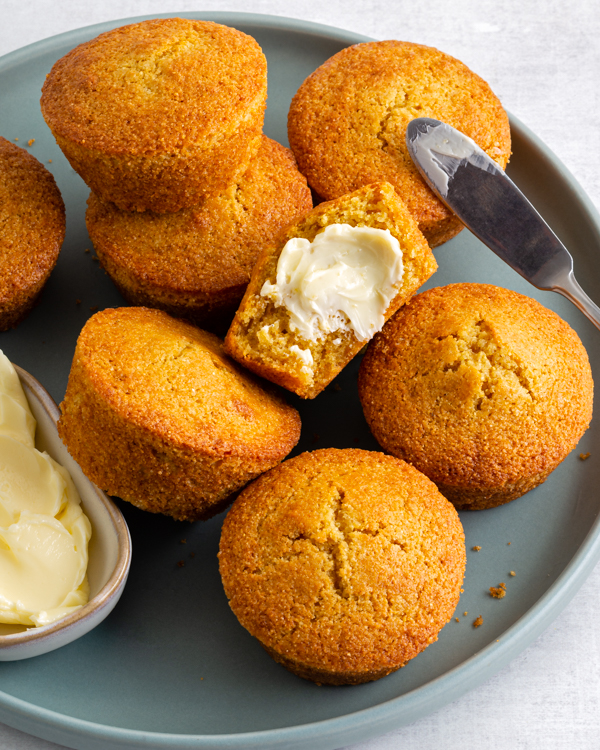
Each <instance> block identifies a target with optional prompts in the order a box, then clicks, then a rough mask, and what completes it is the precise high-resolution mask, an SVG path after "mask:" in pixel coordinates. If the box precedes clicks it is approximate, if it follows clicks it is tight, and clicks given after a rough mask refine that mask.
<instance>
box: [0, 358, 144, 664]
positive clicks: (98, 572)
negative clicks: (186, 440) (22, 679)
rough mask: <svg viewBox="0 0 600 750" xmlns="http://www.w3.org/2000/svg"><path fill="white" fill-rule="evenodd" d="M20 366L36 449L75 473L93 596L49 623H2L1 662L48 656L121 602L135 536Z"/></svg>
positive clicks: (42, 391)
mask: <svg viewBox="0 0 600 750" xmlns="http://www.w3.org/2000/svg"><path fill="white" fill-rule="evenodd" d="M15 370H16V371H17V374H18V376H19V378H20V380H21V385H22V386H23V390H24V391H25V395H26V397H27V400H28V402H29V406H30V408H31V411H32V413H33V416H34V417H35V419H36V421H37V429H36V437H35V447H36V448H37V449H38V450H40V451H46V452H47V453H48V454H49V455H50V456H51V457H52V458H53V459H54V460H55V461H57V462H58V463H59V464H61V465H62V466H64V467H65V469H67V471H68V472H69V473H70V475H71V477H72V479H73V482H74V483H75V486H76V487H77V490H78V492H79V495H80V497H81V506H82V508H83V511H84V513H85V514H86V516H87V517H88V518H89V520H90V523H91V525H92V537H91V539H90V542H89V549H88V551H89V562H88V568H87V575H88V581H89V585H90V597H89V601H88V603H87V604H85V605H84V606H83V607H81V609H78V610H76V611H75V612H72V613H71V614H69V615H67V616H66V617H63V618H62V619H60V620H56V621H55V622H52V623H50V624H49V625H44V626H42V627H37V628H26V627H24V626H21V625H5V624H1V623H0V661H15V660H17V659H28V658H30V657H32V656H39V655H40V654H45V653H47V652H48V651H53V650H54V649H56V648H59V647H60V646H64V645H66V644H67V643H71V641H74V640H76V639H77V638H80V637H81V636H82V635H85V634H86V633H88V632H89V631H90V630H92V629H93V628H95V627H96V625H99V624H100V623H101V622H102V620H104V618H105V617H106V616H107V615H108V614H110V612H111V611H112V610H113V608H114V607H115V605H116V604H117V602H118V601H119V598H120V597H121V594H122V593H123V588H124V587H125V583H126V581H127V575H128V573H129V565H130V562H131V537H130V535H129V530H128V528H127V524H126V523H125V519H124V518H123V516H122V515H121V512H120V511H119V509H118V508H117V507H116V505H115V504H114V503H113V502H112V500H111V499H110V498H109V497H108V496H107V495H106V494H105V493H104V492H102V491H101V490H99V489H98V487H96V485H95V484H93V483H92V482H90V480H89V479H87V477H86V476H85V475H84V474H83V472H82V471H81V469H80V468H79V466H78V465H77V464H76V463H75V461H74V460H73V459H72V458H71V456H70V455H69V453H68V451H67V449H66V448H65V446H64V445H63V443H62V441H61V439H60V438H59V436H58V432H57V430H56V422H57V420H58V418H59V416H60V412H59V409H58V406H57V405H56V403H55V402H54V400H53V399H52V397H51V396H50V394H49V393H48V392H47V391H46V389H45V388H44V387H43V386H42V385H41V384H40V383H39V382H38V381H37V380H36V379H35V378H34V377H33V376H32V375H30V374H29V373H28V372H25V370H23V369H21V368H20V367H17V366H16V365H15Z"/></svg>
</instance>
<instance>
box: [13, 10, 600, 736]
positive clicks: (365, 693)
mask: <svg viewBox="0 0 600 750" xmlns="http://www.w3.org/2000/svg"><path fill="white" fill-rule="evenodd" d="M171 15H173V14H171ZM182 15H185V16H188V17H193V18H205V19H207V20H213V21H218V22H221V23H225V24H228V25H230V26H235V27H237V28H239V29H241V30H243V31H246V32H247V33H249V34H251V35H252V36H254V37H255V38H256V39H257V40H258V42H259V43H260V44H261V46H262V47H263V49H264V51H265V53H266V55H267V59H268V63H269V100H268V109H267V115H266V124H265V131H266V133H267V135H269V136H271V137H272V138H275V139H276V140H278V141H280V142H282V143H287V139H286V115H287V109H288V107H289V103H290V100H291V97H292V96H293V94H294V93H295V91H296V89H297V88H298V86H299V85H300V84H301V83H302V81H303V80H304V78H305V77H306V76H307V75H308V74H309V73H311V72H312V71H313V70H314V69H315V68H316V67H317V66H318V65H320V64H321V63H322V62H323V61H324V60H326V59H327V58H328V57H330V56H331V55H333V54H334V53H335V52H337V51H338V50H340V49H341V48H342V47H345V46H348V45H350V44H355V43H357V42H362V41H367V40H366V39H365V38H364V37H361V36H359V35H357V34H353V33H350V32H346V31H341V30H337V29H333V28H328V27H324V26H318V25H315V24H310V23H305V22H300V21H295V20H291V19H285V18H277V17H271V16H258V15H247V14H237V13H236V14H234V13H198V14H196V13H194V14H190V13H186V14H182ZM136 20H139V19H136ZM123 23H124V21H122V20H121V21H115V22H111V23H105V24H101V25H98V26H92V27H89V28H85V29H81V30H78V31H73V32H69V33H67V34H62V35H60V36H57V37H54V38H51V39H48V40H45V41H43V42H40V43H37V44H33V45H31V46H29V47H26V48H24V49H22V50H19V51H17V52H14V53H11V54H10V55H7V56H6V57H4V58H3V59H2V60H0V134H1V135H3V136H4V137H5V138H8V139H10V140H13V139H16V138H18V139H19V141H18V142H19V144H22V145H23V144H26V143H27V142H28V141H29V140H30V139H32V138H35V143H33V144H32V145H31V146H28V147H27V148H30V149H31V153H33V154H34V155H35V156H36V157H37V158H38V159H40V160H41V161H42V162H44V163H45V164H47V165H48V167H49V168H50V169H51V171H52V172H53V173H54V174H55V176H56V179H57V182H58V185H59V187H60V189H61V191H62V194H63V196H64V199H65V203H66V206H67V223H68V229H67V238H66V241H65V245H64V247H63V250H62V253H61V256H60V259H59V262H58V265H57V267H56V269H55V270H54V272H53V274H52V276H51V277H50V280H49V282H48V284H47V286H46V288H45V289H44V292H43V294H42V297H41V300H40V303H39V305H38V306H37V307H36V308H35V309H34V310H33V312H32V313H31V314H30V315H29V317H28V318H27V319H26V320H25V321H24V322H23V323H21V324H20V325H19V326H18V328H16V329H14V330H12V331H9V332H6V333H2V334H0V349H3V350H4V352H5V353H6V355H7V356H8V357H9V358H10V359H11V360H12V361H13V362H16V363H17V364H19V365H21V366H22V367H24V368H25V369H26V370H28V371H29V372H31V373H32V374H33V375H35V377H37V378H38V380H40V381H41V382H42V383H43V384H44V385H45V386H46V388H47V389H48V390H49V391H50V393H51V394H52V395H53V397H54V398H55V399H56V400H57V401H60V399H61V398H62V396H63V394H64V390H65V387H66V382H67V377H68V373H69V367H70V363H71V358H72V355H73V350H74V347H75V342H76V339H77V335H78V334H79V331H80V330H81V327H82V326H83V324H84V323H85V321H86V319H87V318H88V317H89V316H90V315H91V314H92V312H93V310H94V309H96V308H100V309H102V308H104V307H114V306H119V305H123V304H124V302H123V300H122V298H121V297H120V295H119V294H118V292H117V291H116V290H115V288H114V287H113V285H112V283H111V281H110V279H109V278H108V277H107V276H106V275H105V274H104V273H103V271H102V270H101V268H99V266H98V263H97V262H96V261H95V260H94V258H93V252H85V251H86V249H88V250H91V249H92V246H91V244H90V241H89V239H88V237H87V233H86V230H85V222H84V213H85V201H86V199H87V195H88V190H87V188H86V187H85V185H84V184H83V183H82V182H81V180H80V178H79V177H78V176H77V175H76V174H75V173H74V172H73V171H72V170H71V168H70V167H69V165H68V164H67V162H66V161H65V159H64V158H63V156H62V154H61V152H60V150H59V149H58V147H57V145H56V144H55V142H54V139H53V137H52V135H51V134H50V132H49V130H48V129H47V127H46V125H45V124H44V122H43V119H42V117H41V114H40V111H39V104H38V102H39V95H40V88H41V86H42V83H43V81H44V76H45V75H46V73H47V72H48V71H49V70H50V68H51V66H52V64H53V63H54V61H55V60H57V59H58V58H59V57H61V56H63V55H64V54H65V53H66V52H68V51H69V50H70V49H71V48H72V47H74V46H75V45H77V44H79V43H81V42H83V41H86V40H87V39H91V38H92V37H94V36H96V35H97V34H99V33H101V32H103V31H107V30H108V29H110V28H113V27H116V26H119V25H122V24H123ZM515 85H516V84H515ZM511 122H512V132H513V152H514V153H513V157H512V159H511V163H510V167H509V170H508V171H509V174H510V176H511V177H512V179H513V180H514V181H515V182H516V183H517V184H518V185H519V186H520V188H521V189H522V190H523V192H524V193H525V194H526V195H527V196H528V197H529V198H530V200H531V201H532V202H533V203H534V205H535V206H536V207H537V208H538V210H539V211H540V213H541V214H542V215H543V216H544V217H545V218H546V219H547V220H548V222H549V223H550V224H551V225H552V227H553V229H554V230H555V232H556V233H557V234H558V235H559V236H560V238H561V239H562V240H563V241H564V243H565V245H566V246H567V247H568V248H569V250H570V251H571V253H572V254H573V256H574V259H575V273H576V275H577V278H578V279H579V280H580V281H581V282H582V284H583V286H584V287H585V289H586V291H587V292H588V294H590V296H592V297H593V298H595V299H596V300H597V301H598V300H600V263H599V262H598V251H599V248H600V236H599V228H600V220H599V217H598V216H597V214H596V212H595V211H594V209H593V207H592V206H591V204H590V202H589V200H588V199H587V198H586V196H585V195H584V194H583V192H582V190H581V189H580V188H579V187H578V185H577V184H576V183H575V181H574V180H573V178H572V177H571V176H570V174H569V173H568V172H567V171H566V170H565V168H564V167H563V166H562V165H561V163H560V162H559V160H558V159H557V158H556V157H555V156H554V154H552V153H551V152H550V151H549V150H548V149H547V148H546V147H545V146H544V145H543V144H542V143H541V142H540V141H539V140H538V139H537V138H536V137H535V135H534V134H533V133H531V132H530V131H529V130H527V128H525V127H524V126H523V125H521V124H520V123H519V122H518V121H517V120H515V119H514V118H512V120H511ZM50 159H52V163H49V160H50ZM436 256H437V259H438V262H439V265H440V269H439V271H438V272H437V273H436V274H435V275H434V277H433V278H432V279H431V280H430V282H429V284H428V285H429V286H433V285H435V286H440V285H444V284H448V283H451V282H456V281H474V282H486V283H493V284H497V285H499V286H504V287H509V288H511V289H515V290H516V291H518V292H521V293H524V294H527V295H530V296H532V297H535V298H537V299H538V300H540V302H542V304H544V305H546V306H547V307H550V308H552V309H553V310H555V311H556V312H557V313H558V314H559V315H561V316H562V317H563V318H565V319H566V320H567V321H568V322H569V323H570V324H571V325H572V326H573V327H574V328H575V329H576V330H577V331H578V333H579V335H580V336H581V338H582V340H583V342H584V344H585V346H586V347H587V349H588V352H589V354H590V359H591V361H592V367H593V369H594V370H597V368H598V365H599V358H600V334H599V333H598V331H596V330H595V329H594V328H593V326H592V325H591V323H589V322H587V320H586V319H585V318H584V317H583V316H582V315H581V314H580V313H579V312H578V311H577V310H576V309H575V308H574V307H573V306H572V305H571V304H570V303H569V302H568V301H567V300H565V299H563V298H561V297H559V296H558V295H555V294H552V293H550V292H539V291H537V290H536V289H534V288H533V287H531V286H529V285H528V284H527V282H525V281H524V280H523V279H521V278H520V277H519V276H517V275H516V274H515V273H514V272H513V271H511V269H510V268H508V267H507V266H505V265H504V264H503V263H502V262H501V261H500V260H498V259H497V258H496V257H495V256H494V255H493V254H492V253H491V252H489V251H488V250H487V249H486V248H485V247H483V246H482V245H481V244H480V243H479V242H478V241H477V240H475V239H474V238H473V237H472V236H471V235H470V234H468V233H467V232H466V231H463V232H462V233H461V234H460V235H459V236H458V237H456V238H455V239H454V240H452V241H451V242H449V243H447V244H446V245H443V246H442V247H440V248H438V249H437V250H436ZM77 300H80V302H77ZM357 368H358V362H357V361H354V362H353V363H351V364H350V365H349V366H348V367H347V368H346V369H345V370H344V371H343V372H342V373H341V374H340V375H339V376H338V378H337V379H336V382H337V386H338V387H336V388H334V387H332V386H329V387H328V388H327V389H326V391H325V392H324V393H322V394H321V395H320V396H319V397H318V398H317V399H316V400H315V401H312V402H307V403H305V402H302V403H301V402H300V401H299V400H297V399H290V400H292V402H293V403H294V404H295V405H296V406H297V407H298V408H299V409H300V411H301V414H302V420H303V430H302V440H301V444H300V445H299V446H298V449H297V451H296V452H298V451H300V450H310V449H313V448H317V447H329V446H335V447H339V448H344V447H356V446H359V447H363V448H367V449H373V450H377V448H378V446H377V444H376V442H375V440H374V439H373V438H372V437H371V435H370V433H369V430H368V428H367V425H366V423H365V421H364V418H363V415H362V411H361V408H360V404H359V401H358V396H357V390H356V374H357ZM598 429H599V427H598V425H597V424H595V423H592V426H591V427H590V429H589V430H588V432H587V433H586V434H585V436H584V437H583V439H582V440H581V443H580V445H579V446H578V448H577V449H576V450H575V451H574V452H573V453H572V454H571V455H570V456H568V457H567V459H566V460H565V461H564V462H563V464H562V465H561V466H560V467H559V468H558V469H557V470H556V471H555V472H554V473H553V474H552V476H551V477H550V478H549V479H548V481H547V482H546V483H545V484H544V485H542V486H541V487H539V488H538V489H536V490H534V491H533V492H531V493H529V494H528V495H526V496H525V497H522V498H520V499H518V500H515V501H513V502H512V503H509V504H508V505H505V506H502V507H500V508H495V509H493V510H487V511H479V512H470V513H462V514H461V517H462V521H463V524H464V527H465V532H466V538H467V549H468V563H467V573H466V578H465V582H464V593H463V595H462V597H461V600H460V603H459V606H458V608H457V612H456V616H457V617H458V619H459V622H456V621H455V620H452V621H451V622H450V623H448V625H447V626H446V627H445V628H444V629H443V630H442V632H441V633H440V637H439V640H438V641H437V642H436V643H435V644H433V645H431V646H430V647H429V648H428V649H427V650H426V651H425V652H423V653H422V654H421V655H419V656H418V657H417V658H416V659H414V660H412V661H411V662H409V664H408V665H407V666H406V667H404V668H403V669H401V670H399V671H398V672H396V673H394V674H392V675H390V676H389V677H386V678H384V679H382V680H379V681H377V682H373V683H370V684H365V685H359V686H356V687H319V686H317V685H314V684H312V683H310V682H306V681H305V680H302V679H300V678H298V677H295V676H294V675H292V674H290V673H289V672H287V671H286V670H285V669H283V668H282V667H280V666H278V665H277V664H276V663H275V662H273V661H272V660H271V659H270V657H269V656H267V654H266V653H265V652H264V651H263V649H262V648H261V646H260V645H259V644H258V642H257V641H255V640H254V639H253V638H251V637H250V635H248V633H247V632H246V631H245V630H243V629H242V627H241V626H240V625H239V624H238V622H237V620H236V618H235V617H234V615H233V614H232V613H231V611H230V610H229V607H228V604H227V600H226V598H225V595H224V593H223V590H222V587H221V582H220V578H219V572H218V567H217V559H216V553H217V547H218V541H219V531H220V526H221V521H222V516H219V517H217V518H214V519H212V520H211V521H209V522H207V523H196V524H193V525H191V524H187V525H186V524H182V523H177V522H175V521H172V520H170V519H168V518H163V517H160V516H154V515H150V514H145V513H143V512H141V511H138V510H136V509H135V508H132V507H130V506H128V505H126V504H125V503H119V506H120V508H121V509H122V511H123V513H124V515H125V517H126V519H127V522H128V524H129V528H130V530H131V535H132V538H133V549H134V554H133V561H132V566H131V572H130V576H129V582H128V585H127V587H126V589H125V591H124V593H123V596H122V598H121V600H120V601H119V603H118V605H117V606H116V608H115V609H114V611H113V612H112V614H111V615H110V616H109V617H108V618H107V619H106V620H105V621H104V622H102V623H101V624H100V625H99V626H98V627H97V628H96V629H95V630H93V631H92V632H90V633H89V634H87V635H85V636H84V637H82V638H80V639H79V640H77V641H76V642H74V643H71V644H69V645H67V646H65V647H64V648H61V649H59V650H57V651H54V652H52V653H49V654H44V655H42V656H38V657H35V658H33V659H29V660H27V661H22V662H9V663H6V664H3V665H2V668H1V669H0V691H2V692H0V721H3V722H5V723H7V724H10V725H12V726H15V727H17V728H19V729H22V730H24V731H26V732H29V733H31V734H35V735H38V736H40V737H43V738H45V739H48V740H52V741H54V742H58V743H61V744H63V745H67V746H68V747H73V748H79V749H80V750H100V749H104V748H105V749H106V750H108V749H109V748H110V750H125V749H130V748H141V747H144V748H160V749H161V750H166V749H167V748H168V749H169V750H171V749H172V750H181V749H183V748H195V749H198V748H202V749H207V748H211V749H212V748H219V749H224V748H256V749H257V750H258V749H259V748H260V750H267V749H268V748H285V749H286V750H293V749H295V748H310V749H311V750H318V748H336V747H340V746H343V745H346V744H350V743H352V742H358V741H359V740H362V739H365V738H368V737H372V736H375V735H377V734H382V733H384V732H386V731H388V730H390V729H393V728H395V727H398V726H400V725H402V724H405V723H408V722H411V721H414V720H415V719H417V718H419V717H420V716H423V715H424V714H427V713H429V712H431V711H433V710H435V709H437V708H439V707H440V706H442V705H443V704H444V703H447V702H449V701H451V700H453V699H455V698H456V697H458V696H459V695H460V694H461V693H463V692H465V691H466V690H468V689H470V688H472V687H474V686H475V685H477V684H478V683H480V682H481V681H482V680H484V679H486V678H488V677H489V676H491V675H492V674H493V673H494V672H496V671H497V670H499V669H500V668H502V667H503V666H504V665H505V664H506V663H507V662H508V661H509V660H510V659H511V658H512V657H513V656H515V655H516V654H517V653H519V652H520V651H521V650H522V649H524V648H525V647H526V646H527V645H528V644H529V643H530V642H531V641H532V640H533V639H534V638H535V637H536V636H537V635H538V634H539V633H540V632H541V631H542V630H543V629H544V628H545V627H546V626H547V625H548V624H549V623H550V622H551V621H552V619H553V618H554V617H555V616H556V615H557V614H558V613H559V612H560V611H561V609H562V608H563V607H564V606H565V605H566V604H567V602H568V601H569V600H570V599H571V597H572V596H573V595H574V593H575V591H576V590H577V588H578V587H579V586H580V584H581V583H582V582H583V580H584V579H585V577H586V575H587V574H588V573H589V572H590V570H591V568H592V566H593V565H594V564H595V562H596V561H597V560H598V558H599V557H600V532H599V523H598V521H597V519H598V515H599V510H600V494H599V493H598V491H597V488H598V486H600V462H599V461H598V460H597V457H596V454H595V446H597V445H599V443H600V441H599V440H598V437H597V432H598ZM587 452H589V453H591V456H592V457H591V458H590V459H589V460H587V461H582V460H580V458H579V454H580V453H587ZM473 546H480V547H481V550H480V551H478V552H474V551H472V550H471V548H472V547H473ZM511 570H512V571H514V572H515V573H516V576H510V575H509V573H510V571H511ZM502 581H504V582H506V587H507V594H506V596H505V597H504V598H503V599H494V598H492V597H491V596H490V595H489V591H488V590H489V587H490V586H497V585H498V584H499V583H500V582H502ZM463 612H468V615H466V616H465V615H463ZM479 615H481V616H482V617H483V625H482V626H481V627H479V628H477V629H475V628H473V626H472V623H473V620H474V619H475V618H476V617H477V616H479Z"/></svg>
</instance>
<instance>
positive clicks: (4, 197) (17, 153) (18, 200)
mask: <svg viewBox="0 0 600 750" xmlns="http://www.w3.org/2000/svg"><path fill="white" fill-rule="evenodd" d="M0 227H2V230H1V231H0V331H6V330H8V329H9V328H12V327H13V326H16V325H17V323H19V322H20V321H21V320H22V319H23V318H24V317H25V315H27V313H28V312H29V310H30V309H31V307H32V306H33V303H34V302H35V300H36V297H37V296H38V294H39V293H40V291H41V289H42V287H43V286H44V284H45V283H46V280H47V279H48V276H49V275H50V272H51V271H52V269H53V268H54V266H55V265H56V261H57V259H58V253H59V252H60V248H61V245H62V243H63V240H64V238H65V206H64V203H63V200H62V198H61V195H60V192H59V190H58V188H57V187H56V183H55V182H54V177H53V176H52V175H51V174H50V172H48V170H47V169H46V168H45V167H43V166H42V165H41V164H40V162H39V161H38V160H37V159H36V158H35V157H34V156H32V155H31V154H29V153H27V151H25V150H24V149H22V148H19V147H18V146H15V145H14V144H13V143H9V141H7V140H6V139H5V138H1V137H0Z"/></svg>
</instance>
